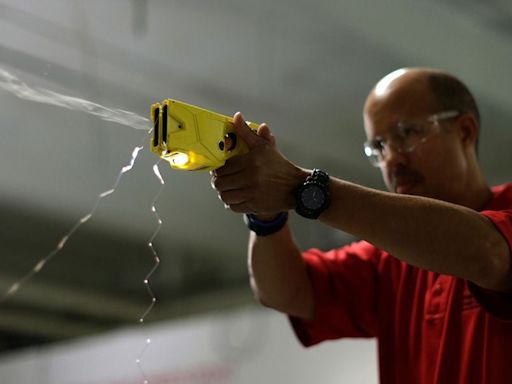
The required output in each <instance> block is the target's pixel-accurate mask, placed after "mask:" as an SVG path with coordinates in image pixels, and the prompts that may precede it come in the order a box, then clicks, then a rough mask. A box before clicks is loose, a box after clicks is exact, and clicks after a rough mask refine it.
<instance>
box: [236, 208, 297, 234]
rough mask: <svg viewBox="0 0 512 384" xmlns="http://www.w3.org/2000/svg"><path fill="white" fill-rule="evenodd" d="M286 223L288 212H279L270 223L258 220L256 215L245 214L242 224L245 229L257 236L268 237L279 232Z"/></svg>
mask: <svg viewBox="0 0 512 384" xmlns="http://www.w3.org/2000/svg"><path fill="white" fill-rule="evenodd" d="M287 221H288V212H280V213H279V214H278V215H277V216H276V218H275V219H273V220H271V221H262V220H258V218H257V217H256V215H254V214H252V213H246V214H245V215H244V222H245V224H247V227H249V229H250V230H251V231H253V232H255V233H256V235H258V236H268V235H271V234H273V233H276V232H278V231H279V230H281V229H282V228H283V227H284V225H285V224H286V222H287Z"/></svg>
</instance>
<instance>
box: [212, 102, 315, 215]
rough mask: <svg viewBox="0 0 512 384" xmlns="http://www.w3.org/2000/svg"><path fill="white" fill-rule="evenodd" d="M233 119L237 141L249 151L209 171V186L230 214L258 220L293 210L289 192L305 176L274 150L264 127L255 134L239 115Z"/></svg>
mask: <svg viewBox="0 0 512 384" xmlns="http://www.w3.org/2000/svg"><path fill="white" fill-rule="evenodd" d="M233 118H234V121H233V125H234V127H235V130H236V133H237V135H238V138H239V139H242V140H244V141H245V143H246V144H247V146H248V147H249V152H248V153H246V154H244V155H241V156H235V157H232V158H231V159H229V160H228V161H226V164H225V165H224V166H223V167H221V168H219V169H217V170H215V171H214V172H213V177H212V181H211V183H212V187H213V188H214V189H215V190H217V192H218V193H219V198H220V199H221V200H222V201H223V202H224V204H225V205H226V208H229V209H231V210H232V211H234V212H243V213H255V214H258V216H259V217H261V218H262V219H265V218H269V217H270V218H271V217H273V216H275V214H277V213H278V212H282V211H286V210H289V209H293V208H294V207H295V202H294V198H293V190H294V188H295V187H297V185H299V184H300V183H301V182H303V181H304V179H305V178H306V177H307V175H308V173H307V172H306V171H305V170H303V169H301V168H299V167H297V166H296V165H294V164H293V163H291V162H290V161H289V160H287V159H286V158H285V157H284V156H283V155H282V154H281V153H280V152H279V151H278V150H277V147H276V140H275V137H274V136H273V135H272V132H271V131H270V128H269V127H268V126H267V125H266V124H261V125H260V126H259V128H258V133H257V134H256V133H254V132H252V131H251V129H250V128H249V126H248V125H247V124H246V123H245V120H244V118H243V116H242V114H241V113H239V112H238V113H235V115H234V116H233Z"/></svg>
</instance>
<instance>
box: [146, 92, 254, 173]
mask: <svg viewBox="0 0 512 384" xmlns="http://www.w3.org/2000/svg"><path fill="white" fill-rule="evenodd" d="M150 116H151V121H152V123H153V133H152V136H151V142H150V147H151V151H152V152H153V153H155V154H157V155H158V156H160V157H161V158H162V159H164V160H166V161H168V162H169V164H170V165H171V167H172V168H174V169H179V170H188V171H198V170H201V171H209V170H213V169H217V168H219V167H222V166H223V165H224V163H225V162H226V160H227V159H229V158H231V157H233V156H238V155H241V154H244V153H247V152H248V150H249V149H248V147H247V144H246V143H245V142H244V141H243V140H242V139H240V138H239V137H238V136H237V135H236V133H235V128H234V126H233V118H232V117H229V116H225V115H221V114H219V113H216V112H212V111H208V110H206V109H203V108H200V107H197V106H194V105H191V104H187V103H184V102H181V101H178V100H173V99H165V100H163V101H162V103H155V104H153V105H152V106H151V114H150ZM247 124H248V125H249V127H250V128H251V129H252V130H253V131H257V129H258V124H255V123H251V122H247Z"/></svg>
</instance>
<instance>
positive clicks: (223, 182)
mask: <svg viewBox="0 0 512 384" xmlns="http://www.w3.org/2000/svg"><path fill="white" fill-rule="evenodd" d="M211 185H212V188H213V189H215V190H216V191H218V192H225V191H232V190H235V189H244V188H247V187H249V180H248V178H246V177H240V175H238V174H236V173H233V174H228V175H218V174H214V175H213V177H212V180H211Z"/></svg>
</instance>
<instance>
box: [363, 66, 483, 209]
mask: <svg viewBox="0 0 512 384" xmlns="http://www.w3.org/2000/svg"><path fill="white" fill-rule="evenodd" d="M364 122H365V131H366V135H367V138H368V142H367V143H368V145H367V148H366V150H367V151H368V154H371V153H373V154H374V155H378V156H374V158H375V159H376V160H377V161H378V166H379V167H380V169H381V171H382V175H383V178H384V182H385V183H386V185H387V187H388V189H389V190H391V191H394V192H397V193H407V194H414V195H421V196H427V197H432V198H437V199H442V200H446V201H451V202H454V203H461V201H463V200H464V198H465V197H464V196H465V194H467V193H468V191H471V190H473V189H474V188H473V185H474V183H481V181H482V179H483V177H482V175H481V173H480V169H479V167H478V162H477V156H476V147H477V143H478V133H479V128H480V115H479V112H478V108H477V106H476V103H475V101H474V99H473V97H472V96H471V93H470V92H469V90H468V89H467V88H466V86H465V85H464V84H463V83H462V82H460V81H459V80H458V79H456V78H455V77H454V76H452V75H449V74H447V73H444V72H441V71H437V70H433V69H426V68H405V69H399V70H397V71H394V72H392V73H390V74H389V75H387V76H385V77H384V78H383V79H381V80H380V81H379V82H378V83H377V85H376V86H375V87H374V88H373V89H372V91H371V92H370V95H369V96H368V98H367V100H366V104H365V107H364Z"/></svg>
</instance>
